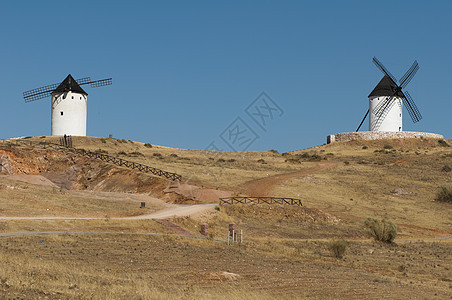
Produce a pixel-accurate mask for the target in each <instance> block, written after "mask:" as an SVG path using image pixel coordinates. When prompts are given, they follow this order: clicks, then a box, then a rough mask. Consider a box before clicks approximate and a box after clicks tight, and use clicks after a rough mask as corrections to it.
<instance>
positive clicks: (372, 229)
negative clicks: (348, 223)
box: [364, 218, 397, 243]
mask: <svg viewBox="0 0 452 300" xmlns="http://www.w3.org/2000/svg"><path fill="white" fill-rule="evenodd" d="M364 226H366V228H367V231H368V233H369V234H370V235H371V236H372V237H374V238H375V240H377V241H381V242H385V243H392V242H393V241H394V239H395V238H396V236H397V226H396V225H395V224H394V223H392V222H391V221H386V220H385V219H382V220H381V221H379V220H378V219H373V218H367V219H366V220H365V221H364Z"/></svg>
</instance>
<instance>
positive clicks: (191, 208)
mask: <svg viewBox="0 0 452 300" xmlns="http://www.w3.org/2000/svg"><path fill="white" fill-rule="evenodd" d="M215 205H216V204H198V205H176V204H166V205H165V206H166V208H164V209H162V210H160V211H156V212H153V213H151V214H147V215H140V216H133V217H116V218H111V220H144V219H164V218H171V217H186V216H196V215H199V214H203V213H205V212H207V211H209V210H213V209H214V207H215ZM103 219H105V217H103V218H101V217H57V216H49V217H48V216H42V217H0V220H103Z"/></svg>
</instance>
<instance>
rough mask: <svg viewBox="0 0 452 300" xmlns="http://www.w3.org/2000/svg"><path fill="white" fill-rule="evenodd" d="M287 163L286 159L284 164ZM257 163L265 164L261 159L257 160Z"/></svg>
mask: <svg viewBox="0 0 452 300" xmlns="http://www.w3.org/2000/svg"><path fill="white" fill-rule="evenodd" d="M287 161H288V160H287V159H286V162H287ZM257 162H258V163H261V164H266V162H265V160H263V159H262V158H261V159H258V160H257Z"/></svg>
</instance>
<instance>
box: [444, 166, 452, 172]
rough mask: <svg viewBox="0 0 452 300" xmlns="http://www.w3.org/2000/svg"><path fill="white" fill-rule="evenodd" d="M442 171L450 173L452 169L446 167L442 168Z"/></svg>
mask: <svg viewBox="0 0 452 300" xmlns="http://www.w3.org/2000/svg"><path fill="white" fill-rule="evenodd" d="M442 171H443V172H450V171H452V168H451V167H449V166H448V165H445V166H444V167H443V168H442Z"/></svg>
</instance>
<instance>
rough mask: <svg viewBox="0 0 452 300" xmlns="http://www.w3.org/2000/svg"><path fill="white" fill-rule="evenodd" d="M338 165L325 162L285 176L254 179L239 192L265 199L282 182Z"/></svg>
mask: <svg viewBox="0 0 452 300" xmlns="http://www.w3.org/2000/svg"><path fill="white" fill-rule="evenodd" d="M338 164H339V163H338V162H332V161H326V162H319V163H318V164H317V165H316V166H314V167H311V168H307V169H305V170H301V171H297V172H292V173H286V174H278V175H274V176H268V177H265V178H260V179H255V180H251V181H248V182H246V183H245V184H243V185H242V186H241V187H240V188H239V190H240V192H241V193H243V194H245V195H249V196H253V197H265V196H268V192H269V191H270V190H271V189H272V188H274V187H275V186H277V185H279V184H281V183H282V182H284V181H286V180H289V179H292V178H297V177H300V176H306V175H311V174H313V173H318V172H320V171H323V170H327V169H332V168H335V167H336V166H337V165H338Z"/></svg>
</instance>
